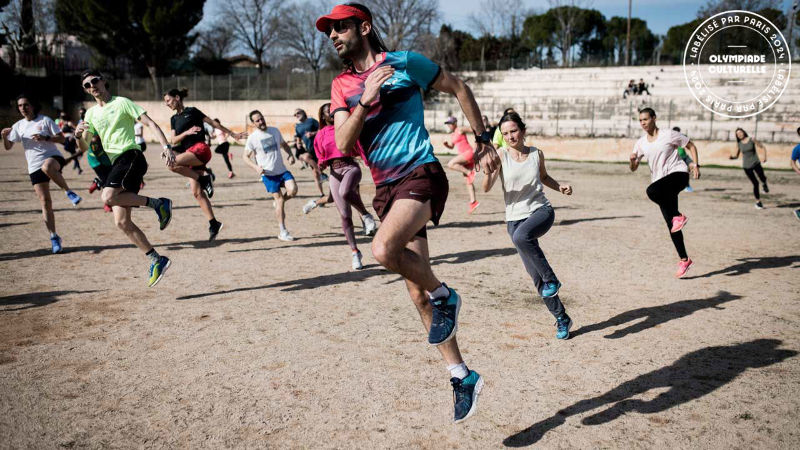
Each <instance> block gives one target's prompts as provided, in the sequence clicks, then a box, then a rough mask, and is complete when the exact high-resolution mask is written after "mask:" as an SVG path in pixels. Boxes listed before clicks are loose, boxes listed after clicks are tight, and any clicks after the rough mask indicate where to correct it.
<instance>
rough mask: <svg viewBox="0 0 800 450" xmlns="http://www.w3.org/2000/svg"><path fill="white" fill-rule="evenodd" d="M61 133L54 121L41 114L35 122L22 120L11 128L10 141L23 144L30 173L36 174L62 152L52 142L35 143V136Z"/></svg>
mask: <svg viewBox="0 0 800 450" xmlns="http://www.w3.org/2000/svg"><path fill="white" fill-rule="evenodd" d="M59 133H61V130H60V129H59V128H58V125H56V123H55V122H53V119H51V118H49V117H47V116H43V115H41V114H39V115H38V116H36V117H34V118H33V120H28V119H22V120H20V121H19V122H17V123H15V124H14V125H13V126H12V127H11V133H9V134H8V140H9V141H11V142H22V148H24V149H25V159H27V160H28V173H33V172H36V171H37V170H39V169H41V168H42V164H44V162H45V161H46V160H47V158H50V157H51V156H61V152H59V151H58V148H56V144H55V143H54V142H52V141H34V140H33V135H35V134H41V135H43V136H50V137H53V136H56V135H58V134H59Z"/></svg>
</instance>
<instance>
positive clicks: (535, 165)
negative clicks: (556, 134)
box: [500, 147, 550, 222]
mask: <svg viewBox="0 0 800 450" xmlns="http://www.w3.org/2000/svg"><path fill="white" fill-rule="evenodd" d="M529 150H530V151H529V153H528V157H527V158H526V159H525V161H522V162H517V161H514V159H513V158H512V157H511V154H510V153H509V151H508V148H503V149H502V151H501V152H500V159H501V161H502V164H503V171H502V172H500V179H501V181H502V182H503V198H504V199H505V202H506V222H512V221H515V220H523V219H527V218H528V217H529V216H530V215H531V214H532V213H533V212H534V211H536V210H537V209H539V208H541V207H542V206H545V205H549V204H550V202H549V201H548V200H547V197H545V196H544V192H542V190H543V189H544V185H542V181H541V180H540V179H539V149H538V148H536V147H529Z"/></svg>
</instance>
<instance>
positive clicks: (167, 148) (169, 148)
mask: <svg viewBox="0 0 800 450" xmlns="http://www.w3.org/2000/svg"><path fill="white" fill-rule="evenodd" d="M164 150H167V151H168V150H172V146H171V145H169V144H167V145H165V146H164Z"/></svg>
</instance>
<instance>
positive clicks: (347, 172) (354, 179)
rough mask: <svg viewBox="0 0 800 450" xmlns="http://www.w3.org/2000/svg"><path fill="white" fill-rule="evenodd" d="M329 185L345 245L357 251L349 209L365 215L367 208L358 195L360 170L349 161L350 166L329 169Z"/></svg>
mask: <svg viewBox="0 0 800 450" xmlns="http://www.w3.org/2000/svg"><path fill="white" fill-rule="evenodd" d="M328 182H329V183H330V185H331V195H332V196H333V202H334V203H336V209H338V210H339V215H340V216H341V217H342V230H343V231H344V236H345V238H346V239H347V244H348V245H350V249H351V250H358V247H357V246H356V236H355V230H353V212H352V211H351V210H350V207H351V206H352V207H354V208H355V209H356V210H357V211H358V212H359V213H360V214H361V215H365V214H367V208H365V207H364V202H362V201H361V195H360V194H359V193H358V183H360V182H361V168H360V167H358V164H357V163H355V162H352V161H350V164H347V165H340V166H338V167H337V168H333V167H331V176H330V177H329V178H328Z"/></svg>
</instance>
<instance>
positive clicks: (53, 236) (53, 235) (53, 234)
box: [50, 233, 58, 239]
mask: <svg viewBox="0 0 800 450" xmlns="http://www.w3.org/2000/svg"><path fill="white" fill-rule="evenodd" d="M55 237H58V234H56V233H50V239H52V238H55Z"/></svg>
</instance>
